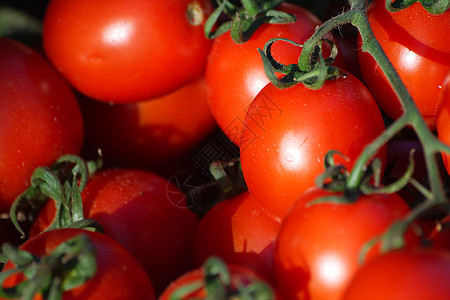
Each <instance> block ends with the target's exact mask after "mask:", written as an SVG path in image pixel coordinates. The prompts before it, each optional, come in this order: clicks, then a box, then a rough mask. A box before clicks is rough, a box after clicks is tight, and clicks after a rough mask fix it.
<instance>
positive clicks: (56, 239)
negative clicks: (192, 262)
mask: <svg viewBox="0 0 450 300" xmlns="http://www.w3.org/2000/svg"><path fill="white" fill-rule="evenodd" d="M80 234H84V235H87V237H88V238H89V241H90V242H91V243H92V245H93V246H94V249H95V251H96V254H95V257H96V260H97V261H96V262H97V271H96V273H95V275H94V277H93V278H91V279H90V280H88V281H87V282H85V283H84V284H82V285H81V286H78V287H76V288H74V289H72V290H69V291H65V292H64V293H63V297H62V299H63V300H69V299H70V300H72V299H78V300H88V299H89V300H94V299H112V300H128V299H149V300H151V299H156V296H155V292H154V290H153V286H152V283H151V281H150V278H149V277H148V275H147V273H146V272H145V270H144V268H143V267H142V266H141V264H139V262H138V261H137V260H136V259H135V258H134V257H133V256H132V255H131V254H130V253H129V252H128V251H127V250H125V248H123V247H122V246H121V245H120V244H119V243H117V242H116V241H114V240H113V239H111V238H109V237H107V236H105V235H103V234H100V233H96V232H91V231H87V230H81V229H57V230H52V231H49V232H45V233H43V234H41V235H39V236H37V237H34V238H32V239H29V240H28V241H27V242H25V243H24V244H23V245H22V246H21V247H20V249H22V250H25V251H29V252H31V253H32V254H34V255H36V256H38V257H42V256H43V255H47V254H50V253H51V252H52V251H53V250H54V249H55V248H56V247H58V246H59V245H60V244H61V243H64V242H65V241H67V240H69V239H71V238H74V237H76V236H78V235H80ZM12 267H14V266H13V264H12V263H10V262H9V263H7V264H6V266H5V269H4V270H8V269H10V268H12ZM19 277H20V276H17V277H16V278H17V280H20V278H19ZM7 283H8V284H11V285H14V284H15V282H14V278H11V279H8V280H7ZM36 298H37V299H41V298H39V297H35V298H34V299H36Z"/></svg>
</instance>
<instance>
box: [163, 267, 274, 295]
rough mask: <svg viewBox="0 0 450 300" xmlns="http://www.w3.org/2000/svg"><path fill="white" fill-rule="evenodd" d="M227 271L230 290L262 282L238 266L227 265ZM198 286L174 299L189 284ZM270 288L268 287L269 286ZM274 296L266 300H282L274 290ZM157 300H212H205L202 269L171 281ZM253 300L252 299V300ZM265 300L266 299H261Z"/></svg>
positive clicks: (247, 270)
mask: <svg viewBox="0 0 450 300" xmlns="http://www.w3.org/2000/svg"><path fill="white" fill-rule="evenodd" d="M226 267H227V268H228V271H229V273H230V283H231V286H230V287H229V288H231V289H237V288H238V287H243V286H248V285H250V284H252V283H254V282H255V281H263V280H262V279H261V278H260V277H259V275H257V274H255V273H253V271H251V270H250V269H248V268H246V267H243V266H239V265H227V266H226ZM199 283H200V285H199V286H198V287H197V288H196V289H195V290H192V292H191V293H188V294H186V295H184V297H176V298H174V293H175V292H177V291H178V290H179V289H180V288H183V287H186V286H189V285H191V284H199ZM265 283H266V284H267V285H269V284H268V283H267V282H265ZM269 286H270V285H269ZM274 292H275V296H274V297H273V298H271V299H268V300H281V299H282V298H281V297H280V296H279V294H278V292H277V291H276V290H274ZM158 299H159V300H171V299H179V300H188V299H214V297H213V298H207V294H206V289H205V283H204V270H203V268H197V269H194V270H191V271H189V272H188V273H185V274H184V275H182V276H180V277H179V278H177V279H176V280H175V281H173V282H172V283H171V284H170V285H169V286H168V287H167V288H166V290H165V291H164V292H163V293H162V294H161V295H160V296H159V298H158ZM227 299H228V298H227ZM252 299H253V298H252ZM263 299H266V298H263Z"/></svg>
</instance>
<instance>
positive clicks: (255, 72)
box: [206, 3, 321, 145]
mask: <svg viewBox="0 0 450 300" xmlns="http://www.w3.org/2000/svg"><path fill="white" fill-rule="evenodd" d="M278 9H279V10H281V11H284V12H287V13H291V14H293V15H295V16H296V18H297V21H296V22H295V23H290V24H264V25H262V26H261V27H259V28H258V29H257V30H256V31H255V32H254V34H253V35H252V37H251V38H250V39H249V40H248V41H247V42H245V43H244V44H236V43H235V42H234V41H233V40H232V39H231V35H230V34H229V33H226V34H223V35H221V36H219V37H217V38H216V39H215V40H214V43H213V46H212V48H211V53H210V55H209V57H208V63H207V66H206V82H207V83H208V102H209V105H210V107H211V111H212V113H213V115H214V117H215V119H216V121H217V123H218V124H219V126H220V128H221V129H222V131H223V132H224V133H225V134H226V135H227V136H228V137H229V138H230V140H231V141H232V142H234V143H235V144H236V145H239V139H240V134H241V130H242V124H243V122H244V118H245V114H246V112H247V109H248V107H249V105H250V103H251V102H252V100H253V98H254V97H255V96H256V95H257V94H258V92H259V91H260V90H261V89H262V88H263V87H264V86H265V85H266V84H267V83H269V79H268V78H267V76H266V74H265V72H264V67H263V63H262V59H261V56H260V54H259V52H258V50H257V49H258V48H260V49H262V48H264V45H265V43H266V42H267V41H268V40H269V39H271V38H276V37H277V38H287V39H290V40H293V41H295V42H297V43H303V42H304V41H306V40H307V39H308V38H309V37H310V36H311V35H312V34H313V33H314V29H315V28H316V26H319V25H320V24H321V21H320V20H319V19H318V18H317V17H316V16H314V15H313V14H311V13H310V12H308V11H307V10H305V9H303V8H301V7H299V6H297V5H294V4H289V3H283V4H282V5H280V7H279V8H278ZM300 53H301V48H299V47H295V46H293V45H291V44H289V43H286V42H278V43H275V44H274V45H273V46H272V55H273V57H274V58H275V59H276V60H277V61H279V62H280V63H283V64H292V63H297V62H298V57H299V56H300Z"/></svg>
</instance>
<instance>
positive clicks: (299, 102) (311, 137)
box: [240, 74, 386, 219]
mask: <svg viewBox="0 0 450 300" xmlns="http://www.w3.org/2000/svg"><path fill="white" fill-rule="evenodd" d="M383 130H384V123H383V119H382V117H381V113H380V110H379V108H378V106H377V105H376V103H375V101H374V99H373V98H372V96H371V95H370V93H369V91H368V90H367V88H366V87H365V86H364V85H363V84H362V83H361V82H360V81H359V80H358V79H356V78H355V77H354V76H352V75H350V74H349V75H348V76H346V77H340V78H338V79H335V80H328V81H327V82H326V83H325V85H324V86H323V87H322V88H321V89H320V90H311V89H308V88H306V87H305V86H304V85H302V84H298V85H296V86H294V87H291V88H288V89H284V90H280V89H278V88H276V87H275V86H274V85H272V84H268V85H267V86H266V87H265V88H264V89H263V90H262V91H261V92H260V93H259V94H258V95H257V96H256V98H255V100H254V101H253V102H252V104H251V106H250V108H249V111H248V113H247V115H246V117H245V122H244V127H243V131H242V136H241V145H240V148H241V162H242V170H243V174H244V178H245V181H246V183H247V186H248V188H249V190H250V193H251V194H252V196H253V197H254V198H255V200H256V201H257V202H258V203H260V204H261V206H262V207H263V208H264V209H266V210H267V211H268V212H270V213H271V214H273V215H275V216H276V217H278V218H280V219H282V218H283V217H284V216H285V215H286V213H287V211H288V210H289V208H290V206H291V205H292V204H293V203H294V202H295V200H297V198H298V197H299V196H300V195H301V194H302V193H303V192H305V191H306V190H307V189H308V188H310V187H312V186H314V185H315V179H316V177H317V176H319V175H320V174H321V173H323V172H324V171H325V167H324V157H325V154H326V153H327V152H328V151H330V150H337V151H339V152H341V153H342V154H344V155H346V156H348V157H349V159H350V160H349V161H345V160H344V159H342V158H341V157H339V156H338V155H336V156H335V158H336V162H338V163H342V164H344V165H345V166H346V167H348V168H349V167H352V165H353V162H354V161H355V159H356V158H357V157H358V155H359V154H360V152H361V151H362V149H363V148H364V147H365V146H366V145H367V144H368V143H369V142H371V141H372V140H373V139H374V138H375V137H377V136H378V135H379V134H381V132H383ZM378 155H379V157H380V158H381V160H382V161H384V159H385V155H386V149H385V148H384V147H383V148H382V149H381V150H380V151H379V153H378Z"/></svg>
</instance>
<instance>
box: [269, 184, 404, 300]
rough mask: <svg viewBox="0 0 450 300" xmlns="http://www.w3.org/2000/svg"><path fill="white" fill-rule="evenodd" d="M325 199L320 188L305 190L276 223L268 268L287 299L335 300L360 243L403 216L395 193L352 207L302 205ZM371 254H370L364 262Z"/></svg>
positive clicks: (354, 269)
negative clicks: (273, 249)
mask: <svg viewBox="0 0 450 300" xmlns="http://www.w3.org/2000/svg"><path fill="white" fill-rule="evenodd" d="M329 195H333V193H331V192H327V191H323V190H320V189H312V190H310V191H308V192H306V193H305V194H303V195H302V196H301V197H300V198H299V200H298V201H297V202H296V203H295V204H294V206H293V207H292V208H291V210H290V212H289V214H288V215H287V216H286V218H285V219H284V221H283V222H282V224H281V228H280V232H279V234H278V239H277V243H276V247H275V260H274V269H275V278H276V282H277V284H278V286H279V288H280V290H281V291H283V292H284V293H285V296H286V297H287V298H288V299H315V300H322V299H323V300H325V299H326V300H334V299H341V298H342V295H343V293H344V292H345V289H346V288H347V286H348V284H349V283H350V281H351V279H352V277H353V276H354V274H355V273H356V272H357V270H358V269H359V267H360V264H359V262H358V258H359V254H360V251H361V250H362V247H363V246H364V245H365V243H367V242H369V241H370V240H371V239H372V238H374V237H376V236H378V235H380V234H382V233H383V232H384V231H385V230H386V229H387V228H388V226H389V225H390V224H392V222H393V221H395V220H397V219H399V218H400V217H402V216H404V215H405V214H406V213H408V212H409V207H408V206H407V205H406V203H405V202H404V201H403V199H402V198H400V197H399V196H398V195H396V194H390V195H370V196H360V197H359V199H358V200H357V201H356V202H355V203H354V204H335V203H323V204H316V205H311V206H307V205H306V204H307V203H308V202H310V201H313V200H315V199H318V198H319V197H323V196H329ZM335 195H339V194H336V193H335ZM375 255H376V251H370V252H369V257H368V259H371V257H373V256H375ZM361 299H363V298H361ZM379 299H383V298H379Z"/></svg>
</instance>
